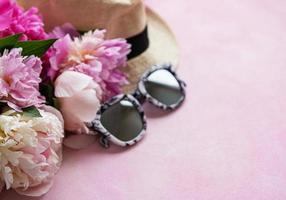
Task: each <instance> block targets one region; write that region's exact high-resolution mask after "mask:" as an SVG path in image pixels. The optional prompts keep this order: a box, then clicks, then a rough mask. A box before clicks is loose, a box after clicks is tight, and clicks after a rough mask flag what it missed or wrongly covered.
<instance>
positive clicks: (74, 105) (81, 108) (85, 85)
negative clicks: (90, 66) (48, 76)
mask: <svg viewBox="0 0 286 200" xmlns="http://www.w3.org/2000/svg"><path fill="white" fill-rule="evenodd" d="M71 83H72V84H71ZM55 96H56V97H57V100H58V103H59V109H60V111H61V113H62V115H63V117H64V121H65V129H66V130H68V131H71V132H74V133H78V134H88V133H89V129H88V128H87V127H86V125H85V123H86V122H91V121H92V120H93V119H94V118H95V116H96V113H97V111H98V109H99V108H100V100H101V96H102V91H101V89H100V86H99V85H98V84H97V83H96V82H95V81H94V80H93V79H92V77H90V76H88V75H85V74H83V73H79V72H74V71H65V72H63V73H62V74H61V75H60V76H59V77H58V78H57V79H56V81H55ZM79 102H80V103H79Z"/></svg>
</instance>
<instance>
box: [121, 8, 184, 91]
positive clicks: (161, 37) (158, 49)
mask: <svg viewBox="0 0 286 200" xmlns="http://www.w3.org/2000/svg"><path fill="white" fill-rule="evenodd" d="M146 14H147V20H148V21H147V23H148V37H149V41H150V45H149V47H148V49H147V50H146V51H145V52H144V53H142V54H141V55H139V56H137V57H135V58H133V59H131V60H129V61H128V62H127V66H126V67H124V69H123V71H124V72H126V73H127V74H128V80H129V83H130V84H128V85H126V86H125V87H124V88H123V90H124V92H126V93H130V92H133V91H134V90H135V89H136V87H137V84H138V82H139V80H140V78H141V76H142V74H143V73H144V72H146V71H147V70H148V69H150V68H151V67H152V66H153V65H155V64H166V63H171V64H173V68H174V69H176V68H177V67H178V62H179V48H178V43H177V41H176V38H175V36H174V34H173V32H172V31H171V29H170V28H169V26H168V25H167V24H166V22H165V21H164V20H163V19H162V18H161V17H160V16H159V15H158V14H157V13H155V12H154V11H153V10H152V9H150V8H149V7H146Z"/></svg>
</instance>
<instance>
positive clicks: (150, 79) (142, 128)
mask: <svg viewBox="0 0 286 200" xmlns="http://www.w3.org/2000/svg"><path fill="white" fill-rule="evenodd" d="M185 87H186V84H185V82H183V81H182V80H180V79H179V78H178V77H177V75H176V73H175V72H174V71H173V70H172V66H171V65H156V66H153V67H152V68H151V70H149V71H147V72H146V73H145V74H143V76H142V77H141V79H140V81H139V84H138V88H137V89H136V91H135V92H134V93H133V94H120V95H117V96H114V97H113V98H111V99H110V100H108V101H107V102H105V103H104V104H103V105H102V106H101V108H100V110H99V111H98V113H97V115H96V118H95V119H94V120H93V121H92V122H91V123H88V124H87V125H88V127H89V128H90V129H91V132H93V133H98V134H100V136H101V137H100V143H101V145H102V146H104V147H105V148H108V147H109V145H110V142H112V143H114V144H116V145H119V146H130V145H133V144H136V143H137V142H138V141H139V140H140V139H141V138H142V137H143V136H144V134H145V132H146V127H147V123H146V117H145V114H144V111H143V108H142V104H143V103H144V102H145V101H146V100H147V101H148V102H149V103H151V104H153V105H154V106H156V107H158V108H161V109H163V110H175V109H176V108H178V107H179V106H180V105H181V104H182V102H183V101H184V99H185V96H186V93H185Z"/></svg>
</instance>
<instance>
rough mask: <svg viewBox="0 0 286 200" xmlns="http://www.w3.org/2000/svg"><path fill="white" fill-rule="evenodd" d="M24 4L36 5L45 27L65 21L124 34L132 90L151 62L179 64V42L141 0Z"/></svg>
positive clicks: (24, 1)
mask: <svg viewBox="0 0 286 200" xmlns="http://www.w3.org/2000/svg"><path fill="white" fill-rule="evenodd" d="M18 1H19V3H20V4H21V5H22V6H24V7H25V8H29V7H31V6H36V7H38V8H39V10H40V12H41V13H42V15H43V17H44V22H45V25H46V29H47V31H49V30H51V29H53V27H55V26H58V25H62V24H64V23H66V22H70V23H72V24H73V25H74V26H75V27H76V28H77V29H78V30H80V31H88V30H93V29H96V28H99V29H106V30H107V35H106V36H107V38H119V37H120V38H126V39H127V40H128V42H130V43H131V44H132V52H131V55H130V56H129V60H128V66H127V67H125V68H124V69H123V70H124V71H126V72H127V73H128V75H129V81H130V85H128V86H127V87H125V88H124V90H125V92H131V91H132V90H133V89H134V88H135V87H136V86H137V82H138V80H139V79H140V76H141V75H142V74H143V73H144V72H145V71H146V70H148V69H149V68H150V67H151V66H152V65H154V64H162V63H172V64H173V65H174V67H175V68H176V67H177V64H178V45H177V43H176V40H175V37H174V35H173V33H172V31H171V30H170V28H169V27H168V26H167V24H166V23H165V22H164V20H163V19H161V17H160V16H159V15H158V14H156V13H155V12H154V11H152V10H151V9H150V8H149V7H147V6H145V5H144V3H143V1H142V0H80V1H79V0H40V1H39V0H18Z"/></svg>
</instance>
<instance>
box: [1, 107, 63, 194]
mask: <svg viewBox="0 0 286 200" xmlns="http://www.w3.org/2000/svg"><path fill="white" fill-rule="evenodd" d="M13 112H15V111H13V110H10V111H7V112H6V113H3V114H2V115H0V191H1V189H4V186H5V188H6V189H10V188H11V189H14V190H16V191H17V192H18V193H20V194H24V195H28V196H41V195H43V194H45V193H46V192H48V190H49V189H50V188H51V186H52V178H53V177H54V175H55V174H56V172H57V171H58V170H59V168H60V165H61V147H62V145H61V144H62V138H63V136H64V135H63V132H64V131H63V124H62V122H61V121H60V119H59V118H58V117H57V116H56V115H54V114H52V113H49V112H46V111H44V110H40V113H41V115H42V117H39V118H27V117H23V116H22V115H20V114H17V113H13ZM1 186H2V188H1Z"/></svg>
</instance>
